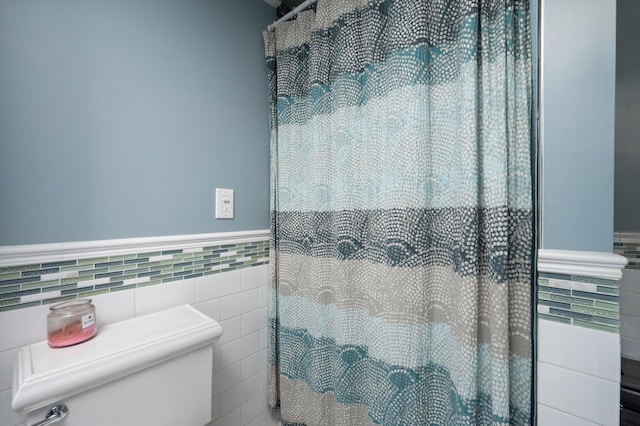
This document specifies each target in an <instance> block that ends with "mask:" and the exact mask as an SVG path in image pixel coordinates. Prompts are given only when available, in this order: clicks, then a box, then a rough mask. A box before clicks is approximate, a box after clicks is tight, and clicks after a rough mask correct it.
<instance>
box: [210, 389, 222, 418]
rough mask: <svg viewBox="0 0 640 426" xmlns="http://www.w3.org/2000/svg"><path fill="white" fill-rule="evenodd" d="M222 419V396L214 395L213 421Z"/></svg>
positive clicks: (212, 404) (212, 401) (212, 402)
mask: <svg viewBox="0 0 640 426" xmlns="http://www.w3.org/2000/svg"><path fill="white" fill-rule="evenodd" d="M219 417H220V395H214V396H213V398H211V421H215V420H217V419H218V418H219Z"/></svg>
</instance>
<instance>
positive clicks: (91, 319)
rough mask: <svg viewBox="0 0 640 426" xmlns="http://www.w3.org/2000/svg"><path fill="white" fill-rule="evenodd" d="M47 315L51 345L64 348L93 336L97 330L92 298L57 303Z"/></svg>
mask: <svg viewBox="0 0 640 426" xmlns="http://www.w3.org/2000/svg"><path fill="white" fill-rule="evenodd" d="M49 309H50V312H49V315H47V339H48V340H49V346H51V347H54V348H62V347H65V346H71V345H75V344H77V343H80V342H84V341H85V340H88V339H90V338H92V337H93V336H94V335H95V334H96V331H97V329H98V328H97V326H96V307H95V306H93V304H92V303H91V299H77V300H70V301H68V302H62V303H56V304H55V305H52V306H51V307H50V308H49Z"/></svg>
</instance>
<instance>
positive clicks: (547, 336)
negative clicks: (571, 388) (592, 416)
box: [538, 320, 620, 382]
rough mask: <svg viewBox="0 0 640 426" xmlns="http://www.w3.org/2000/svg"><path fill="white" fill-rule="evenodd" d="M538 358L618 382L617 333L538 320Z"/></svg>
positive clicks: (618, 354)
mask: <svg viewBox="0 0 640 426" xmlns="http://www.w3.org/2000/svg"><path fill="white" fill-rule="evenodd" d="M604 348H606V350H603V349H604ZM538 360H539V361H541V362H546V363H549V364H553V365H556V366H559V367H564V368H568V369H570V370H574V371H578V372H581V373H585V374H589V375H591V376H595V377H600V378H602V379H605V380H611V381H613V382H620V337H619V336H618V335H617V334H615V333H608V332H605V331H598V330H591V329H588V328H584V327H575V326H570V325H567V324H560V323H557V322H553V321H547V320H540V321H538Z"/></svg>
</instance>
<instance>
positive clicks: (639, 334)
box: [614, 232, 640, 360]
mask: <svg viewBox="0 0 640 426" xmlns="http://www.w3.org/2000/svg"><path fill="white" fill-rule="evenodd" d="M614 251H615V252H616V253H618V254H619V255H621V256H624V257H626V258H627V260H628V262H629V263H627V266H626V267H625V269H624V272H623V274H622V280H621V281H620V336H621V340H622V343H621V346H622V356H623V357H625V358H631V359H635V360H640V233H618V232H617V233H615V234H614Z"/></svg>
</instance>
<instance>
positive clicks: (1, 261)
mask: <svg viewBox="0 0 640 426" xmlns="http://www.w3.org/2000/svg"><path fill="white" fill-rule="evenodd" d="M268 239H269V230H268V229H261V230H255V231H239V232H217V233H211V234H191V235H169V236H164V237H142V238H123V239H116V240H97V241H76V242H69V243H49V244H25V245H17V246H0V267H4V266H18V265H28V264H38V263H47V262H57V261H63V260H71V259H87V258H91V257H104V256H117V255H120V254H129V253H142V252H148V251H162V250H177V249H183V250H184V249H190V248H198V247H203V246H211V245H219V244H236V243H243V242H249V241H265V240H268Z"/></svg>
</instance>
